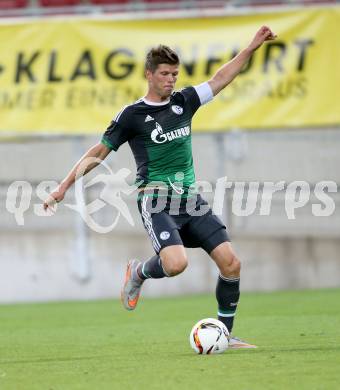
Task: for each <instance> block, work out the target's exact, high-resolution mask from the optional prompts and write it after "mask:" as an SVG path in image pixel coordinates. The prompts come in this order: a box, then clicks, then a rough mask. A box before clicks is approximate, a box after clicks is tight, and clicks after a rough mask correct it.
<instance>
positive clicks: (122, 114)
mask: <svg viewBox="0 0 340 390" xmlns="http://www.w3.org/2000/svg"><path fill="white" fill-rule="evenodd" d="M141 102H142V99H138V100H137V101H135V102H133V103H131V104H127V105H125V106H124V107H123V108H122V109H121V110H120V111H119V112H118V113H117V114H116V116H115V118H114V121H115V122H119V121H123V120H126V119H128V118H131V117H132V116H133V114H135V113H136V111H137V110H138V106H139V105H140V104H141Z"/></svg>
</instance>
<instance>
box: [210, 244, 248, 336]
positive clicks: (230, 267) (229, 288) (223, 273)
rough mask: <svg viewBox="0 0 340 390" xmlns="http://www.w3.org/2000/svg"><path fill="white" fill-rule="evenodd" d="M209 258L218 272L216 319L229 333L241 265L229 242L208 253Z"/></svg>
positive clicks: (237, 295)
mask: <svg viewBox="0 0 340 390" xmlns="http://www.w3.org/2000/svg"><path fill="white" fill-rule="evenodd" d="M210 257H211V258H212V259H213V260H214V261H215V263H216V265H217V267H218V269H219V271H220V274H219V276H218V281H217V286H216V299H217V302H218V319H219V320H220V321H222V322H223V323H224V324H225V325H226V327H227V328H228V330H229V332H230V333H231V331H232V328H233V324H234V316H235V313H236V309H237V304H238V300H239V297H240V270H241V263H240V260H239V259H238V258H237V257H236V254H235V252H234V251H233V248H232V246H231V244H230V242H223V243H221V244H219V245H218V246H217V247H216V248H214V249H213V250H212V251H211V252H210Z"/></svg>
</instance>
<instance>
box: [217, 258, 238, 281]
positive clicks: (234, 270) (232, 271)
mask: <svg viewBox="0 0 340 390" xmlns="http://www.w3.org/2000/svg"><path fill="white" fill-rule="evenodd" d="M220 271H221V274H222V275H224V276H237V275H239V274H240V271H241V262H240V260H239V259H238V258H237V257H236V256H234V255H232V256H231V258H228V259H226V261H224V262H223V264H222V267H221V269H220Z"/></svg>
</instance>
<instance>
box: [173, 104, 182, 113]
mask: <svg viewBox="0 0 340 390" xmlns="http://www.w3.org/2000/svg"><path fill="white" fill-rule="evenodd" d="M171 109H172V112H174V113H175V114H177V115H182V114H183V108H182V107H180V106H171Z"/></svg>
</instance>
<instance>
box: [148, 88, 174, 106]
mask: <svg viewBox="0 0 340 390" xmlns="http://www.w3.org/2000/svg"><path fill="white" fill-rule="evenodd" d="M144 99H145V100H147V101H149V102H152V103H167V102H168V101H169V100H170V98H169V96H167V97H163V96H159V95H158V94H157V93H155V92H153V91H150V90H149V91H148V93H147V94H146V95H145V96H144Z"/></svg>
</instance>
